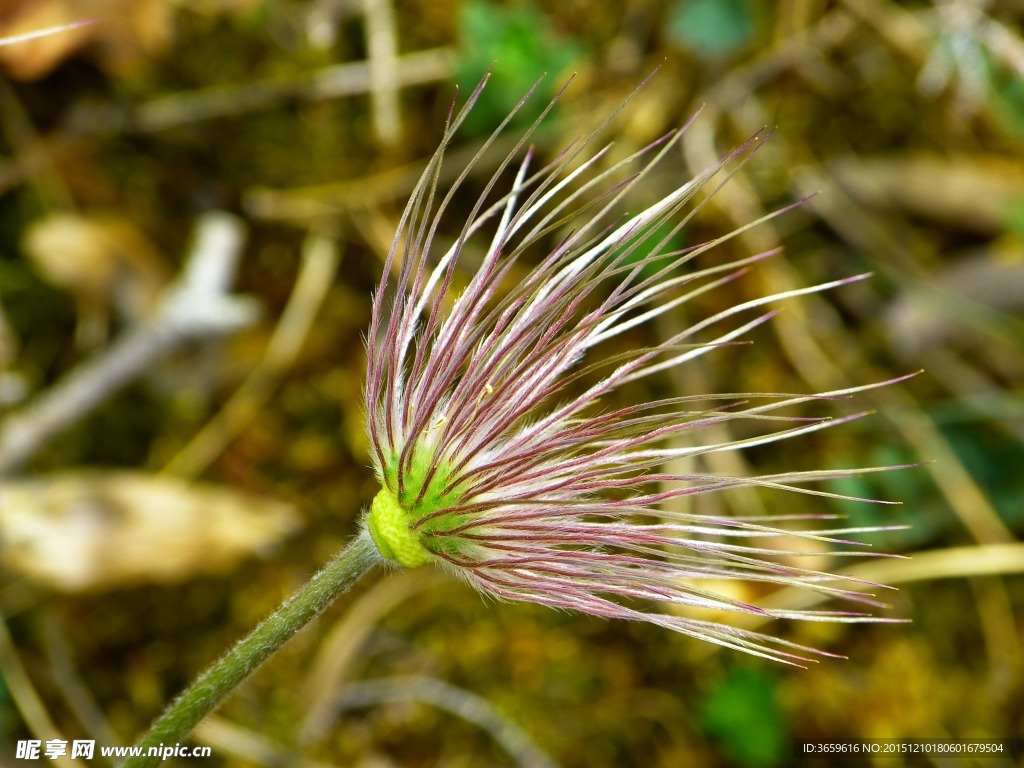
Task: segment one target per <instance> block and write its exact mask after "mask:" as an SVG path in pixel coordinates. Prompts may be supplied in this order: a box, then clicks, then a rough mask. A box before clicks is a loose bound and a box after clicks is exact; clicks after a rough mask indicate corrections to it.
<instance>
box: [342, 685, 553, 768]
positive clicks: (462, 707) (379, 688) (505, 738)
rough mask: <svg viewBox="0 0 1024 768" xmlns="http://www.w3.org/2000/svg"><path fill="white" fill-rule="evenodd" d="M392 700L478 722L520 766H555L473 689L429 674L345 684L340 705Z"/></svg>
mask: <svg viewBox="0 0 1024 768" xmlns="http://www.w3.org/2000/svg"><path fill="white" fill-rule="evenodd" d="M393 701H422V702H425V703H427V704H433V705H434V706H435V707H437V708H438V709H443V710H445V711H446V712H450V713H451V714H453V715H455V716H457V717H461V718H462V719H463V720H466V721H467V722H470V723H473V724H474V725H478V726H480V727H481V728H483V729H484V730H485V731H487V732H488V733H489V734H491V736H493V737H494V739H495V741H497V742H498V743H499V744H501V746H502V747H504V749H505V751H506V752H508V754H509V755H510V756H511V757H512V758H513V759H514V760H515V761H516V762H517V763H518V764H519V765H521V766H530V768H557V766H558V764H557V763H556V762H555V761H554V760H553V759H552V758H551V757H549V756H548V755H547V754H545V753H544V752H543V751H542V750H541V749H540V747H538V746H537V745H536V744H534V743H533V740H532V739H530V737H529V736H528V735H527V734H526V732H525V731H523V730H522V729H521V728H520V727H519V726H518V725H516V724H515V723H513V722H512V721H511V720H509V718H508V717H507V716H506V715H504V714H503V713H502V712H501V711H499V710H498V709H497V708H495V706H494V705H493V704H491V703H490V702H489V701H487V700H486V699H484V698H482V697H480V696H477V695H476V694H475V693H471V692H469V691H466V690H463V689H462V688H456V687H455V686H454V685H449V684H448V683H445V682H442V681H441V680H435V679H433V678H430V677H418V676H414V675H410V676H408V677H393V678H388V679H384V680H371V681H368V682H363V683H354V684H352V685H349V686H346V688H345V691H344V693H343V694H342V695H341V697H340V698H339V700H338V702H337V706H338V707H339V708H340V709H355V708H357V707H369V706H373V705H375V704H383V703H385V702H393Z"/></svg>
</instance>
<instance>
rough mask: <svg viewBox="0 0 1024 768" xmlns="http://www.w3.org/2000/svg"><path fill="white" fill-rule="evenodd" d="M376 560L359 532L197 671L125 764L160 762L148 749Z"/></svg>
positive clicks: (175, 732)
mask: <svg viewBox="0 0 1024 768" xmlns="http://www.w3.org/2000/svg"><path fill="white" fill-rule="evenodd" d="M379 561H380V554H379V553H378V551H377V548H376V546H375V545H374V543H373V540H372V539H371V538H370V535H369V534H368V533H367V532H366V531H365V530H364V531H363V532H362V533H360V534H359V536H358V537H356V538H355V539H354V540H353V541H352V542H351V543H350V544H349V545H348V546H347V547H346V548H345V549H343V550H342V551H341V552H340V553H339V554H338V555H337V557H335V558H334V560H332V561H331V562H330V563H329V564H328V565H327V566H326V567H325V568H324V569H323V570H322V571H320V572H319V573H318V574H316V576H314V577H313V578H312V579H310V581H309V583H308V584H306V586H304V587H303V588H302V589H301V590H300V591H299V592H298V593H296V594H295V595H294V596H292V597H291V598H290V599H289V600H288V601H287V602H285V603H284V605H282V606H281V607H280V608H278V609H277V611H276V612H274V613H273V614H271V615H270V616H268V617H267V618H266V619H264V620H263V622H262V623H261V624H260V625H259V626H258V627H256V629H254V630H253V631H252V632H251V633H250V634H249V635H248V636H247V637H246V638H244V639H243V640H241V641H240V642H239V643H238V644H237V645H236V646H235V647H234V648H232V649H231V650H230V651H229V652H228V653H227V654H226V655H225V656H224V657H223V658H221V659H220V660H219V661H217V662H216V663H215V664H214V665H213V666H211V667H210V668H209V669H207V670H206V672H204V673H203V674H202V675H200V676H199V678H198V679H196V681H195V682H194V683H192V685H191V686H189V687H188V688H187V689H186V690H185V692H184V693H182V694H181V696H179V697H178V699H177V700H176V701H175V702H174V703H173V704H171V706H170V707H169V708H168V709H167V711H166V712H164V713H163V715H161V716H160V717H159V718H158V719H157V720H156V722H155V723H153V726H152V727H151V728H150V729H149V732H148V733H147V734H146V735H145V736H143V737H142V739H141V740H140V741H139V742H138V744H137V745H136V746H137V747H140V748H141V749H140V750H139V751H140V754H138V755H135V756H133V757H130V758H128V760H126V761H125V763H124V768H146V767H147V766H152V765H156V764H157V763H159V762H160V760H161V757H160V754H159V753H157V752H155V751H154V754H152V755H150V754H149V749H150V748H151V747H160V746H162V745H167V746H170V747H173V746H174V745H175V743H177V742H180V741H181V740H182V739H183V738H185V737H186V736H187V735H188V734H189V733H190V732H191V730H192V729H193V728H194V727H195V725H196V724H197V723H198V722H199V721H200V720H202V719H203V718H204V717H205V716H206V715H207V714H209V713H210V712H211V711H212V710H213V709H215V708H216V707H217V705H218V704H220V702H221V700H222V699H223V698H224V697H225V696H227V694H228V693H230V692H231V691H232V690H233V689H234V688H235V686H237V685H238V684H239V683H241V682H242V681H243V680H244V679H245V678H246V677H248V675H249V674H250V673H252V672H253V671H255V670H256V668H257V667H259V666H260V664H262V663H263V662H264V661H266V659H268V658H269V657H270V656H271V655H272V654H273V653H274V652H275V651H277V650H278V649H279V648H280V647H281V646H283V645H284V644H285V643H286V642H288V640H290V639H291V638H292V636H294V635H295V633H296V632H298V631H299V630H300V629H302V628H303V627H304V626H306V624H308V623H309V622H310V621H312V620H313V619H315V618H316V617H317V616H318V615H319V614H320V613H321V612H322V611H323V610H324V609H325V608H327V606H329V605H330V604H331V603H332V602H334V600H335V598H337V597H338V596H339V595H340V594H341V593H342V592H344V591H345V590H347V589H348V588H349V587H351V586H352V585H353V584H354V583H355V582H356V581H358V580H359V578H360V577H361V576H362V575H363V574H365V573H366V571H368V570H369V569H370V568H371V567H372V566H373V565H374V564H375V563H377V562H379Z"/></svg>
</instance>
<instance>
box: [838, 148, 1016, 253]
mask: <svg viewBox="0 0 1024 768" xmlns="http://www.w3.org/2000/svg"><path fill="white" fill-rule="evenodd" d="M831 173H832V175H833V176H834V178H835V179H836V180H837V181H838V182H839V183H840V184H841V185H842V186H843V187H845V188H846V189H847V190H848V191H849V192H850V194H851V195H852V196H853V197H855V198H857V199H859V200H861V201H863V202H864V203H866V204H868V205H871V206H873V207H877V208H886V207H893V206H894V207H897V208H901V209H903V210H906V211H909V212H910V213H913V214H916V215H919V216H923V217H926V218H928V219H931V220H934V221H940V222H943V223H952V224H957V225H959V226H962V227H964V228H966V229H968V230H971V231H974V232H982V233H985V234H992V233H996V232H999V231H1001V230H1002V229H1003V228H1004V227H1005V218H1006V216H1007V214H1008V212H1009V210H1010V207H1011V206H1012V205H1013V204H1015V203H1019V202H1020V201H1021V200H1024V163H1022V162H1021V161H1020V160H1018V159H1015V158H1010V157H1003V156H999V155H978V154H972V155H966V154H960V155H948V156H947V155H938V154H930V153H917V154H914V153H901V154H898V155H891V156H886V157H848V158H842V159H839V160H836V161H835V162H834V163H832V165H831Z"/></svg>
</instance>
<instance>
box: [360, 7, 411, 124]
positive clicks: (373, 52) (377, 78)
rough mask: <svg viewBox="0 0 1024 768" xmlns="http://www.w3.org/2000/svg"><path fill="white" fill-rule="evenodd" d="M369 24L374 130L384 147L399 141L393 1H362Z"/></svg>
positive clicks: (397, 78)
mask: <svg viewBox="0 0 1024 768" xmlns="http://www.w3.org/2000/svg"><path fill="white" fill-rule="evenodd" d="M363 17H364V18H365V20H366V49H367V58H368V59H369V62H370V107H371V109H372V110H373V129H374V131H375V132H376V134H377V138H378V139H379V140H380V141H381V143H383V144H394V143H395V142H396V141H398V139H399V135H400V134H401V130H402V125H401V118H400V117H399V111H398V110H399V101H398V90H399V88H400V87H401V80H400V79H399V77H398V43H397V41H396V40H395V15H394V9H393V8H392V7H391V1H390V0H363Z"/></svg>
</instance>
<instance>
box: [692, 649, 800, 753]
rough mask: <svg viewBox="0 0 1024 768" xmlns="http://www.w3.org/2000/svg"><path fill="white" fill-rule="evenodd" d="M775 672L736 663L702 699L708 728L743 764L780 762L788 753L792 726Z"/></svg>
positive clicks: (706, 727)
mask: <svg viewBox="0 0 1024 768" xmlns="http://www.w3.org/2000/svg"><path fill="white" fill-rule="evenodd" d="M777 687H778V685H777V682H776V678H775V676H774V675H773V674H772V673H769V672H766V671H764V670H761V669H757V668H752V667H745V666H744V667H736V668H734V669H732V670H730V672H729V673H728V674H727V675H726V676H725V677H724V678H723V679H722V680H719V681H718V682H717V683H716V684H715V685H714V686H713V687H712V688H711V690H710V691H708V693H707V694H706V695H705V696H704V698H703V700H702V701H701V702H700V705H699V710H700V720H701V725H702V727H703V729H704V731H705V732H706V733H707V734H708V735H709V736H711V737H712V738H714V739H717V740H718V741H720V742H721V745H722V749H723V751H724V752H725V753H726V755H727V756H728V757H729V758H731V759H732V760H734V761H735V762H737V763H739V764H740V765H742V766H773V765H778V764H780V763H781V762H783V760H784V759H785V758H786V756H787V754H788V750H787V742H788V736H789V734H788V728H787V726H786V722H785V714H784V713H783V710H782V707H781V706H780V705H779V701H778V696H777Z"/></svg>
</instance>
